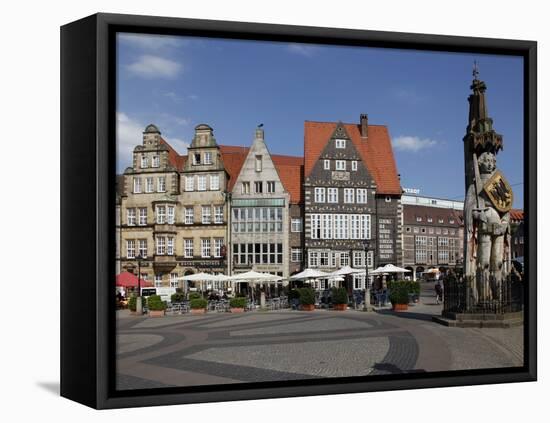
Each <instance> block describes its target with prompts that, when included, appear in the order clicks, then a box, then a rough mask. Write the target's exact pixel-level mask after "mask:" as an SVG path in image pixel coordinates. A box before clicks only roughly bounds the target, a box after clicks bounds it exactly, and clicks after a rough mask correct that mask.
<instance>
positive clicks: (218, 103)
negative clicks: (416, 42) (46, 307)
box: [117, 34, 523, 208]
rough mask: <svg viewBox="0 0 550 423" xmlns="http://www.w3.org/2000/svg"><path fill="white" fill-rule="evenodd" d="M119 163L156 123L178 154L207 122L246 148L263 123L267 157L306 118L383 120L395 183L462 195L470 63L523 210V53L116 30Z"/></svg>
mask: <svg viewBox="0 0 550 423" xmlns="http://www.w3.org/2000/svg"><path fill="white" fill-rule="evenodd" d="M117 60H118V66H117V70H118V75H117V78H118V87H117V88H118V93H117V147H118V157H117V170H118V171H119V172H121V171H123V170H124V169H125V168H126V167H127V166H129V165H130V163H131V151H132V149H133V147H134V146H135V145H137V144H139V143H141V132H142V131H143V128H144V127H145V126H146V125H147V124H149V123H155V124H156V125H157V126H158V127H159V129H160V130H161V132H162V134H163V137H164V138H165V139H166V140H167V141H168V142H170V143H171V144H172V145H173V147H174V148H175V149H176V150H177V151H178V152H179V153H180V154H186V148H185V147H186V146H187V145H188V143H189V142H190V140H191V139H192V137H193V130H194V127H195V126H196V125H197V124H199V123H208V124H209V125H210V126H212V127H213V128H214V134H215V136H216V139H217V141H218V143H220V144H230V145H249V144H250V143H251V141H252V138H253V135H254V128H255V127H256V125H258V124H259V123H263V124H264V129H265V134H266V135H265V136H266V141H267V143H268V146H269V149H270V151H271V152H272V153H279V154H291V155H302V154H303V136H304V134H303V132H304V129H303V128H304V121H305V120H317V121H338V120H341V121H343V122H358V120H359V115H360V114H361V113H368V115H369V122H370V123H371V124H381V125H387V126H388V128H389V131H390V135H391V137H392V142H393V145H394V153H395V157H396V160H397V166H398V171H399V173H400V174H401V182H402V186H403V187H408V188H419V189H420V190H421V194H422V195H431V196H436V197H441V198H451V199H457V200H461V199H462V198H463V196H464V177H463V166H464V165H463V150H462V149H463V143H462V137H463V136H464V134H465V130H466V125H467V118H468V102H467V97H468V95H469V93H470V88H469V87H470V84H471V80H472V64H473V62H474V60H477V62H478V64H479V70H480V79H482V80H484V81H485V82H486V84H487V97H488V105H489V114H490V115H491V117H492V118H493V120H494V127H495V129H496V130H497V132H499V133H501V134H502V135H503V136H504V151H501V152H500V154H499V155H498V157H497V159H498V161H497V163H498V167H499V168H500V169H501V170H502V171H503V172H504V174H505V176H506V178H507V179H508V181H509V182H510V184H512V185H513V189H514V196H515V199H514V200H515V201H514V206H515V207H518V208H521V207H523V82H522V81H523V60H522V58H519V57H510V56H494V55H482V54H476V55H472V54H458V53H440V52H422V51H407V50H396V49H395V50H390V49H375V48H364V47H341V46H338V47H333V46H321V45H309V44H288V43H275V42H256V41H239V40H216V39H207V38H193V37H166V36H151V35H133V34H119V36H118V58H117Z"/></svg>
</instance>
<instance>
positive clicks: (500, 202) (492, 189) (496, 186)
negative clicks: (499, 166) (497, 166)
mask: <svg viewBox="0 0 550 423" xmlns="http://www.w3.org/2000/svg"><path fill="white" fill-rule="evenodd" d="M483 191H485V193H486V194H487V196H488V197H489V199H490V200H491V203H493V206H495V208H496V209H497V210H498V211H499V212H501V213H506V212H509V211H510V209H511V208H512V204H513V202H514V194H513V192H512V187H511V186H510V184H509V183H508V181H507V180H506V178H504V175H503V174H502V173H500V171H499V170H497V171H496V172H495V173H494V175H493V176H492V177H491V179H489V180H488V181H487V183H486V184H485V186H484V187H483Z"/></svg>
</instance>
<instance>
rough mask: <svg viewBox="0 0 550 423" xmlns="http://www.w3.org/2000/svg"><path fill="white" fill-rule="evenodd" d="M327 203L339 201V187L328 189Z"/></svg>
mask: <svg viewBox="0 0 550 423" xmlns="http://www.w3.org/2000/svg"><path fill="white" fill-rule="evenodd" d="M327 203H333V204H334V203H338V188H328V189H327Z"/></svg>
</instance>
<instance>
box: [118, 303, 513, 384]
mask: <svg viewBox="0 0 550 423" xmlns="http://www.w3.org/2000/svg"><path fill="white" fill-rule="evenodd" d="M118 313H119V315H118V319H117V330H118V332H117V333H118V337H117V351H118V355H117V388H118V389H123V390H126V389H141V388H157V387H164V386H195V385H209V384H228V383H240V382H259V381H278V380H297V379H311V378H330V377H341V376H359V375H384V374H399V373H406V372H426V371H445V370H460V369H481V368H494V367H515V366H521V365H522V362H523V336H522V334H523V332H522V331H523V329H522V328H521V327H519V328H511V329H502V330H496V329H462V328H449V327H445V326H440V325H438V324H437V323H433V322H431V315H433V314H438V313H440V306H438V305H435V304H433V302H431V300H430V299H428V300H427V301H422V302H421V303H420V304H418V305H417V306H415V307H411V308H410V309H409V311H408V312H402V313H394V312H392V311H389V310H378V311H376V312H372V313H364V312H361V311H355V310H348V311H346V312H335V311H313V312H300V311H280V312H269V313H262V312H251V313H245V314H240V315H239V314H230V313H212V314H207V315H202V316H196V315H177V316H166V317H164V318H156V319H152V318H147V317H135V316H130V315H129V314H128V313H127V312H126V311H119V312H118Z"/></svg>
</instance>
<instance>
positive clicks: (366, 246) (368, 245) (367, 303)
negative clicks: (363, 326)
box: [363, 239, 374, 311]
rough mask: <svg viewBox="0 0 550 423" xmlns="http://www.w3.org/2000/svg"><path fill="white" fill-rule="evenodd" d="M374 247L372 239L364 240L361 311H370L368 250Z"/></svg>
mask: <svg viewBox="0 0 550 423" xmlns="http://www.w3.org/2000/svg"><path fill="white" fill-rule="evenodd" d="M373 246H374V240H373V239H364V240H363V248H364V249H365V302H364V303H363V311H372V310H373V309H372V307H371V305H370V288H369V250H372V249H373Z"/></svg>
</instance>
